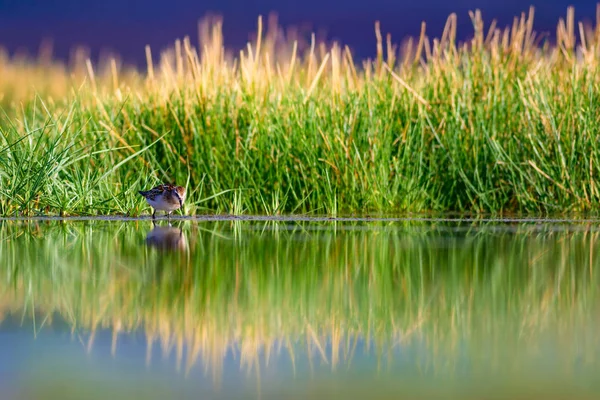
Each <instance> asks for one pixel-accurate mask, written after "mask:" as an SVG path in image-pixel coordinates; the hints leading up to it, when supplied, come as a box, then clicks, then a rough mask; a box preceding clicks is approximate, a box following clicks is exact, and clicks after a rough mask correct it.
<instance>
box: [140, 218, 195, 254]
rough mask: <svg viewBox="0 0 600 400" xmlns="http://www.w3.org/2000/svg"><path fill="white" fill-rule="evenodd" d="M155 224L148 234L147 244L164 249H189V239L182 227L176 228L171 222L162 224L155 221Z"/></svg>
mask: <svg viewBox="0 0 600 400" xmlns="http://www.w3.org/2000/svg"><path fill="white" fill-rule="evenodd" d="M152 225H153V226H154V227H153V228H152V230H151V231H150V232H148V234H147V235H146V244H147V245H148V246H150V247H154V248H156V249H158V250H162V251H186V250H187V249H188V244H187V239H186V236H185V234H184V233H183V229H181V227H179V228H174V227H173V226H172V225H171V224H170V223H169V224H168V225H167V226H160V225H158V224H157V223H156V222H153V223H152Z"/></svg>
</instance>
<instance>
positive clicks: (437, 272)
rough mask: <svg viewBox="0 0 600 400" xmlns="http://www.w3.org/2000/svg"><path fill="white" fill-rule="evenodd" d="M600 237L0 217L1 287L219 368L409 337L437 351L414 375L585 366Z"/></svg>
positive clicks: (338, 360) (480, 227) (46, 311)
mask: <svg viewBox="0 0 600 400" xmlns="http://www.w3.org/2000/svg"><path fill="white" fill-rule="evenodd" d="M599 246H600V241H599V233H598V231H596V230H595V226H594V225H592V224H585V223H582V224H577V225H567V224H547V225H536V224H532V223H529V224H519V223H514V224H510V225H508V224H497V223H495V224H491V223H489V224H486V223H482V222H473V223H446V222H369V223H365V222H344V223H335V222H318V223H316V222H297V223H294V222H285V223H284V222H240V221H218V222H215V221H212V222H206V221H204V222H202V221H174V222H173V226H169V225H167V223H166V221H161V222H160V223H159V224H158V225H157V226H154V227H153V225H152V223H151V222H149V221H133V222H131V221H130V222H114V221H112V222H107V221H86V222H56V221H54V222H48V221H25V222H23V221H21V222H18V221H2V222H0V259H1V260H3V263H4V267H3V269H2V271H3V274H4V276H3V277H2V279H1V280H0V285H1V286H0V293H1V296H2V306H3V307H2V311H3V313H4V314H15V313H25V315H28V316H29V317H30V318H33V320H34V321H35V325H36V326H37V327H39V326H40V325H42V324H48V323H50V322H51V319H52V316H53V315H56V314H58V315H60V317H61V319H64V320H66V321H67V322H68V323H69V324H71V325H72V326H73V327H74V328H78V329H85V330H88V331H90V336H89V342H88V345H89V346H93V340H94V332H95V331H96V330H98V329H102V328H109V329H112V330H114V333H115V334H114V342H113V346H114V348H113V350H115V351H116V348H117V346H118V335H119V334H120V333H125V332H130V331H133V330H136V329H142V330H143V331H144V332H145V333H146V334H147V336H148V341H149V343H150V345H149V348H151V347H152V346H157V345H158V346H160V347H161V348H162V349H164V351H165V352H168V351H174V352H176V353H177V355H178V364H180V365H181V367H182V370H183V371H187V370H189V368H191V367H192V366H193V365H196V364H201V365H202V366H203V367H204V368H206V370H207V371H209V372H210V373H211V374H212V375H213V376H214V378H215V379H216V380H217V381H218V380H219V377H220V376H221V374H222V369H223V360H224V358H225V355H226V354H227V353H228V352H231V351H233V352H235V354H237V357H238V359H239V362H240V365H241V367H243V368H249V369H250V370H253V371H254V372H255V373H257V374H260V365H261V359H262V362H264V361H265V360H268V359H269V358H270V357H273V354H274V353H276V352H277V351H285V352H287V353H288V354H289V357H290V358H291V360H292V364H294V361H295V360H296V359H298V358H300V357H303V356H304V355H306V354H308V355H309V360H310V364H311V365H312V363H319V364H323V363H326V364H327V365H328V366H330V367H331V369H332V370H334V371H335V370H337V369H340V367H343V368H342V369H343V370H348V368H352V365H353V364H352V362H353V359H354V356H355V351H356V348H357V343H359V342H361V341H365V342H366V343H367V344H368V348H367V350H368V351H370V352H371V353H372V354H373V356H374V357H375V358H376V359H377V362H378V368H377V371H375V372H376V373H377V374H383V375H386V374H387V375H386V376H388V377H390V376H391V377H394V376H395V375H394V373H395V372H394V371H396V372H397V369H395V365H397V364H396V361H395V360H396V359H397V358H398V357H400V356H399V355H398V352H399V349H402V348H404V347H403V346H411V345H413V346H420V348H422V349H424V351H425V352H426V353H427V357H419V358H418V359H415V360H414V363H413V364H414V368H413V370H412V371H409V372H407V371H403V374H404V375H403V376H413V375H414V376H416V375H419V374H426V375H427V374H428V375H429V376H430V377H440V379H442V378H448V377H449V376H453V375H455V376H459V375H460V374H461V373H464V369H462V370H460V371H459V368H457V366H459V365H465V360H467V361H468V362H467V364H466V365H468V367H469V368H468V373H469V376H470V377H472V378H473V377H499V376H523V374H527V376H532V377H533V376H534V375H536V374H539V373H543V372H544V370H543V368H541V367H540V366H542V367H543V366H546V367H548V371H547V372H549V374H550V375H552V374H554V375H559V376H561V377H562V378H563V381H564V380H565V379H567V378H565V377H570V378H569V379H572V380H577V379H579V380H585V379H587V378H588V377H589V376H590V374H593V371H594V369H595V367H597V361H596V360H597V359H598V354H599V352H598V350H599V346H598V340H597V339H596V337H595V336H596V335H595V334H594V333H595V332H597V327H598V325H597V315H598V307H597V306H598V295H597V288H598V272H600V271H598V268H599V259H598V256H597V255H598V254H599V252H600V249H599V248H598V247H599ZM33 311H35V312H33ZM534 361H535V362H534ZM149 362H151V361H150V360H149ZM536 362H537V363H536ZM534 368H535V372H534ZM540 368H541V369H540ZM461 371H462V372H461ZM586 382H587V381H585V382H584V386H585V384H586ZM588 386H589V385H588Z"/></svg>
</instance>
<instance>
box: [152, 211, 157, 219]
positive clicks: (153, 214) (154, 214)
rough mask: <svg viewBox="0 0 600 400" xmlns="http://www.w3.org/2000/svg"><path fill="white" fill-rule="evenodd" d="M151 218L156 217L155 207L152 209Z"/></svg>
mask: <svg viewBox="0 0 600 400" xmlns="http://www.w3.org/2000/svg"><path fill="white" fill-rule="evenodd" d="M152 219H153V220H154V219H156V209H154V211H153V212H152Z"/></svg>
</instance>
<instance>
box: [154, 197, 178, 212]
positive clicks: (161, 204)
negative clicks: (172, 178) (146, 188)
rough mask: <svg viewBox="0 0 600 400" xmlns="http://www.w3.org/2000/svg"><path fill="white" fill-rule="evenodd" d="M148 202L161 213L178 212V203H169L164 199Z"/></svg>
mask: <svg viewBox="0 0 600 400" xmlns="http://www.w3.org/2000/svg"><path fill="white" fill-rule="evenodd" d="M146 201H147V202H148V204H150V205H151V206H152V207H153V208H154V209H155V210H160V211H174V210H177V209H178V208H179V204H178V203H169V202H167V201H164V199H162V197H157V198H156V199H154V200H150V199H146Z"/></svg>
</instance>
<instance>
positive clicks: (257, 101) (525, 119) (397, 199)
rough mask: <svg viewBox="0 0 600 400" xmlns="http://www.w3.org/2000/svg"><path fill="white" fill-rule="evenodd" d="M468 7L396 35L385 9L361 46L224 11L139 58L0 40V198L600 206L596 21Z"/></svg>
mask: <svg viewBox="0 0 600 400" xmlns="http://www.w3.org/2000/svg"><path fill="white" fill-rule="evenodd" d="M470 17H471V19H472V22H473V27H474V33H473V37H472V39H470V40H468V41H467V42H465V43H458V42H457V40H456V26H457V25H456V21H457V16H456V15H454V14H453V15H451V16H450V17H449V18H448V21H447V23H446V26H445V29H444V31H443V34H442V36H441V37H440V38H436V39H431V38H429V37H428V36H427V34H426V29H425V24H423V29H422V31H421V34H420V36H419V37H418V38H417V39H415V40H409V41H407V42H406V43H405V44H404V45H403V46H402V48H401V49H400V48H399V47H397V46H395V45H393V42H392V40H391V38H390V37H389V36H386V37H385V38H384V37H383V35H382V33H381V31H380V29H379V26H378V25H376V35H375V40H374V44H375V45H376V48H377V55H376V57H375V59H373V60H365V61H363V62H361V63H359V62H357V61H356V60H355V59H354V57H353V56H352V53H351V51H350V50H349V48H348V47H345V46H342V45H341V44H338V43H333V44H331V45H326V44H325V43H319V42H316V40H315V39H314V36H312V37H311V39H310V40H308V41H303V40H301V39H300V38H298V37H294V36H286V35H284V34H283V33H281V32H282V31H281V30H280V29H277V26H276V25H269V26H268V27H267V28H266V29H265V28H264V27H263V24H262V19H259V24H258V32H257V39H256V40H255V41H253V42H251V43H249V44H248V46H247V48H245V49H243V50H241V51H240V52H239V53H232V52H228V51H226V49H225V47H224V45H223V37H222V35H221V22H220V21H219V20H211V21H208V22H206V23H205V24H201V25H200V27H201V29H200V39H201V40H200V42H199V45H198V46H195V45H194V44H193V43H192V41H191V40H190V39H189V38H187V37H186V38H184V39H183V40H178V41H176V42H175V45H174V47H173V48H172V49H169V50H167V51H164V52H163V53H161V54H160V57H159V60H160V61H159V62H158V63H153V62H152V60H153V53H152V49H150V48H149V47H148V48H146V52H147V56H148V60H149V61H150V62H149V64H148V68H147V71H146V72H144V73H141V72H140V73H136V72H134V71H132V70H127V69H124V68H121V67H120V64H119V63H118V62H116V61H114V60H108V61H107V62H105V63H104V64H103V65H102V66H94V65H92V63H90V62H89V61H88V62H84V61H81V60H80V62H79V63H76V62H74V63H73V67H72V68H66V67H63V68H60V67H57V66H56V64H54V63H51V62H49V61H44V62H45V64H44V63H43V62H42V61H39V62H33V63H27V62H25V61H22V60H14V59H11V58H8V57H6V56H4V57H0V98H4V100H2V101H4V104H5V110H6V114H7V115H6V116H5V117H4V118H3V119H2V122H0V133H1V135H0V165H1V167H0V168H1V170H0V213H1V214H4V215H12V214H14V213H16V214H27V215H30V214H36V213H64V214H108V213H125V214H132V215H137V214H139V213H141V212H146V208H147V207H146V206H145V204H144V202H143V200H142V199H141V198H139V197H137V196H136V195H135V192H136V190H138V189H139V188H141V187H143V186H148V185H151V184H155V183H158V182H160V181H177V182H178V183H180V184H184V185H186V186H187V187H188V190H189V192H190V196H189V202H188V204H187V206H186V209H185V212H187V213H203V212H227V213H236V214H239V213H266V214H278V213H300V212H302V213H306V212H310V213H323V214H340V213H366V212H403V211H414V212H426V211H472V212H493V213H506V212H518V213H556V212H566V211H576V212H581V211H585V212H589V211H591V212H595V211H597V210H598V208H599V205H600V201H599V199H600V193H599V191H598V183H597V176H598V175H599V173H600V171H599V170H598V162H597V161H598V155H599V153H598V124H597V121H596V114H597V113H598V104H600V103H599V102H598V85H599V84H600V78H599V76H598V73H597V70H598V63H599V59H600V58H599V57H600V54H599V51H600V25H598V24H596V25H595V26H593V27H588V26H584V25H583V24H581V23H579V24H577V23H576V22H575V19H574V10H573V9H572V8H569V9H568V11H567V15H566V18H565V19H561V20H560V21H559V23H558V26H557V31H556V45H552V46H551V45H550V44H548V42H545V41H543V40H542V38H541V36H540V35H539V34H537V33H536V32H534V31H533V21H534V11H533V9H531V10H530V12H529V14H523V15H521V16H520V17H517V18H515V20H514V23H513V24H512V26H509V27H506V28H500V27H498V26H497V25H496V24H495V23H492V24H491V25H490V26H488V27H485V26H484V23H483V20H482V18H481V14H480V13H479V12H474V13H472V14H471V16H470ZM400 50H402V51H400ZM23 65H26V66H27V67H26V68H25V67H23ZM6 71H8V73H6ZM29 78H32V81H31V82H33V84H34V85H35V86H34V87H33V89H32V88H31V85H24V84H22V82H24V81H25V80H26V79H29ZM34 89H35V90H36V93H37V95H34V94H33V93H34V92H32V90H34Z"/></svg>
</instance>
